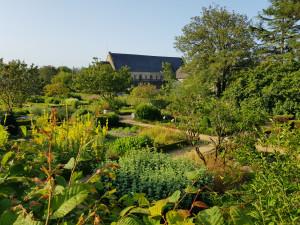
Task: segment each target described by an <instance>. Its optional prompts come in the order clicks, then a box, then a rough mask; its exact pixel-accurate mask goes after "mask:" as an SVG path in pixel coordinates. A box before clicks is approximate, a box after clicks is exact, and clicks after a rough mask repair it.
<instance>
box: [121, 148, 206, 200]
mask: <svg viewBox="0 0 300 225" xmlns="http://www.w3.org/2000/svg"><path fill="white" fill-rule="evenodd" d="M119 165H120V168H119V169H118V170H117V177H116V187H117V190H118V192H119V194H120V195H124V194H127V193H131V192H133V193H146V195H147V196H148V197H149V199H152V200H153V199H160V198H165V197H167V196H169V195H170V194H172V193H173V192H174V191H176V190H181V189H183V188H185V187H186V186H187V185H189V184H190V182H191V181H190V180H189V179H188V177H187V176H188V174H189V172H192V171H198V172H199V174H198V175H199V176H198V181H199V183H198V184H199V187H200V186H203V185H205V184H208V183H209V182H210V180H211V177H210V176H209V175H208V174H207V173H206V171H205V169H203V168H200V169H199V168H196V167H195V165H194V164H193V163H192V162H191V161H186V160H173V159H171V158H170V157H169V156H167V155H165V154H163V153H158V152H151V151H150V150H146V149H145V150H143V151H132V152H129V153H128V154H126V155H125V156H123V157H121V158H120V159H119Z"/></svg>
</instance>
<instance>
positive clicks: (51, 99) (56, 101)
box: [45, 97, 61, 104]
mask: <svg viewBox="0 0 300 225" xmlns="http://www.w3.org/2000/svg"><path fill="white" fill-rule="evenodd" d="M60 102H61V99H60V98H56V97H47V98H46V99H45V103H48V104H60Z"/></svg>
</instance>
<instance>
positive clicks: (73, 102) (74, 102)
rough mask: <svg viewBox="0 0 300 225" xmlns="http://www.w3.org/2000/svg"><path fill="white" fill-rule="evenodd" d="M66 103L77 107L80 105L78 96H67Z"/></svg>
mask: <svg viewBox="0 0 300 225" xmlns="http://www.w3.org/2000/svg"><path fill="white" fill-rule="evenodd" d="M65 104H66V105H68V106H72V107H73V108H77V107H78V105H79V100H78V99H77V98H67V99H65Z"/></svg>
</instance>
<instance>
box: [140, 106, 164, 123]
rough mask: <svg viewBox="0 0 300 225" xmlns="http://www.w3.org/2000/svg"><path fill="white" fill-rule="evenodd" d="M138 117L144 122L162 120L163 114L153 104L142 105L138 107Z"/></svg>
mask: <svg viewBox="0 0 300 225" xmlns="http://www.w3.org/2000/svg"><path fill="white" fill-rule="evenodd" d="M135 114H136V117H137V118H138V119H142V120H151V121H153V120H160V119H161V113H160V110H159V109H158V108H156V107H155V106H153V105H151V104H140V105H138V106H137V107H136V111H135Z"/></svg>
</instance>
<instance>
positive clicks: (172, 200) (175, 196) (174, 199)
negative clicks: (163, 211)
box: [168, 190, 181, 203]
mask: <svg viewBox="0 0 300 225" xmlns="http://www.w3.org/2000/svg"><path fill="white" fill-rule="evenodd" d="M180 195H181V192H180V191H178V190H177V191H175V192H174V193H173V194H172V195H171V196H170V197H169V198H168V201H169V202H170V203H176V202H177V201H178V200H179V199H180Z"/></svg>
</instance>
